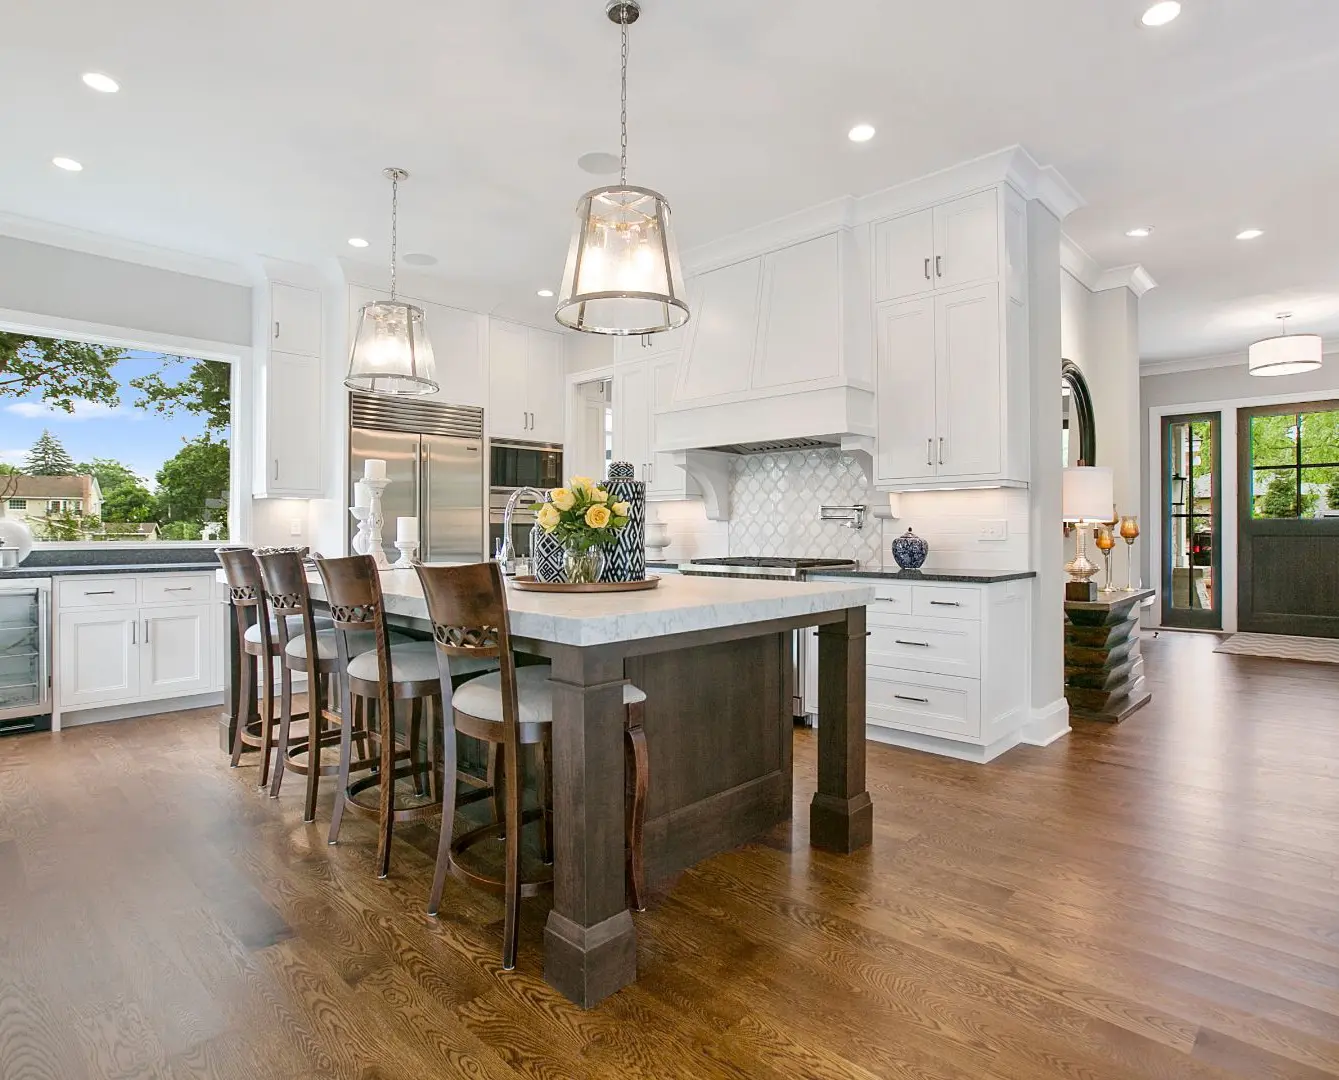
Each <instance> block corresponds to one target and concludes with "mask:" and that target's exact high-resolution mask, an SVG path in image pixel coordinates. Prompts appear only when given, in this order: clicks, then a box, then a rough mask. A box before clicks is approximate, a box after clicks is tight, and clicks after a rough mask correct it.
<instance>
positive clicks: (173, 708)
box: [52, 691, 223, 730]
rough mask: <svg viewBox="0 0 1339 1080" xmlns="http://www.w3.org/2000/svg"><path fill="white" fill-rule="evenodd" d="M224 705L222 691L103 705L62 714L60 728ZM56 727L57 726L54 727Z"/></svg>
mask: <svg viewBox="0 0 1339 1080" xmlns="http://www.w3.org/2000/svg"><path fill="white" fill-rule="evenodd" d="M222 704H223V693H222V691H215V692H213V693H210V694H190V695H188V696H187V697H179V698H159V699H158V700H156V701H130V702H126V703H125V704H124V705H103V706H101V707H99V708H95V709H80V710H78V711H77V712H73V711H71V712H62V713H61V714H60V727H59V728H57V729H56V730H64V729H65V728H72V727H79V726H81V725H83V724H101V723H103V722H104V721H106V720H129V719H130V718H131V717H135V716H152V715H153V714H154V713H165V712H180V711H181V710H183V709H205V708H209V707H210V706H213V705H222ZM53 719H54V717H53ZM52 726H53V727H55V725H54V724H53V725H52Z"/></svg>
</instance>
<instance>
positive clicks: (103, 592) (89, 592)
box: [84, 589, 116, 596]
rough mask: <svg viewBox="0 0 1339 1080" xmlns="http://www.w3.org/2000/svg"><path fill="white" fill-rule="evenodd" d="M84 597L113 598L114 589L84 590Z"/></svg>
mask: <svg viewBox="0 0 1339 1080" xmlns="http://www.w3.org/2000/svg"><path fill="white" fill-rule="evenodd" d="M84 595H85V596H115V595H116V590H115V589H85V590H84Z"/></svg>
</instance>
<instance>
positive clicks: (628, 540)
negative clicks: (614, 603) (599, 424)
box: [600, 461, 646, 581]
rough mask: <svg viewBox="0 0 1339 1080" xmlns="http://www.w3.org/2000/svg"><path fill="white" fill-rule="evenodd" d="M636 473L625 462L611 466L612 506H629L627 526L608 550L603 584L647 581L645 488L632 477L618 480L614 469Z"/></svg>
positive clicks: (608, 484) (608, 486)
mask: <svg viewBox="0 0 1339 1080" xmlns="http://www.w3.org/2000/svg"><path fill="white" fill-rule="evenodd" d="M624 467H625V468H626V469H627V470H628V471H630V472H632V473H635V472H636V470H635V469H633V467H632V466H631V465H629V464H628V463H627V462H626V461H615V462H613V463H612V464H610V466H609V479H608V480H606V481H605V482H604V489H605V491H607V492H609V504H610V505H611V506H612V505H613V504H614V503H620V502H625V503H627V504H628V523H627V525H625V526H624V527H623V529H622V530H621V531H620V532H619V534H618V539H617V540H615V541H614V543H613V544H612V545H611V546H609V547H607V548H605V551H604V554H605V560H604V574H603V575H601V577H600V580H601V581H642V580H644V579H645V578H646V485H645V484H644V483H643V482H642V481H640V480H634V479H632V478H631V477H630V476H629V477H624V476H616V475H615V473H614V470H615V469H618V470H619V471H620V472H622V471H623V468H624Z"/></svg>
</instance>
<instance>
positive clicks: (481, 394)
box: [412, 300, 488, 409]
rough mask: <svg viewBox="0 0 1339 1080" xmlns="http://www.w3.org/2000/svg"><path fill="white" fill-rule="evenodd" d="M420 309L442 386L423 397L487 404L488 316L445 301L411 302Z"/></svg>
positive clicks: (478, 404) (455, 402)
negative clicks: (449, 304)
mask: <svg viewBox="0 0 1339 1080" xmlns="http://www.w3.org/2000/svg"><path fill="white" fill-rule="evenodd" d="M412 302H413V303H415V304H418V305H419V306H420V307H421V308H423V321H424V323H425V324H426V326H427V328H428V340H429V341H430V342H432V355H433V359H434V361H435V362H436V366H437V384H438V385H439V386H440V387H441V389H440V390H438V391H437V393H435V394H429V395H427V397H426V399H425V400H428V401H442V402H446V403H447V404H449V405H473V406H475V407H476V408H480V409H484V408H487V407H488V355H487V352H486V351H485V349H484V341H485V335H486V331H487V323H488V316H486V315H479V314H476V313H475V312H473V311H461V310H460V309H459V308H453V307H447V306H446V305H444V304H429V303H425V302H423V301H421V300H414V301H412Z"/></svg>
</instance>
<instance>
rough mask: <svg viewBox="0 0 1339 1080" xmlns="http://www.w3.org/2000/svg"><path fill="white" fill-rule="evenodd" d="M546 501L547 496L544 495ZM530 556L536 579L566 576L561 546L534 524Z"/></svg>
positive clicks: (550, 535) (561, 578) (547, 580)
mask: <svg viewBox="0 0 1339 1080" xmlns="http://www.w3.org/2000/svg"><path fill="white" fill-rule="evenodd" d="M544 501H545V502H548V501H549V497H548V496H547V495H545V496H544ZM530 556H531V558H532V559H533V560H534V562H533V566H532V569H531V573H533V574H534V575H535V580H536V581H546V582H550V583H554V582H562V581H565V580H566V578H567V574H566V571H565V570H564V569H563V546H562V544H560V543H558V538H557V537H556V536H554V535H553V534H552V533H547V532H545V531H544V530H543V529H541V528H540V527H539V526H538V525H536V526H535V527H534V528H533V529H531V530H530Z"/></svg>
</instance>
